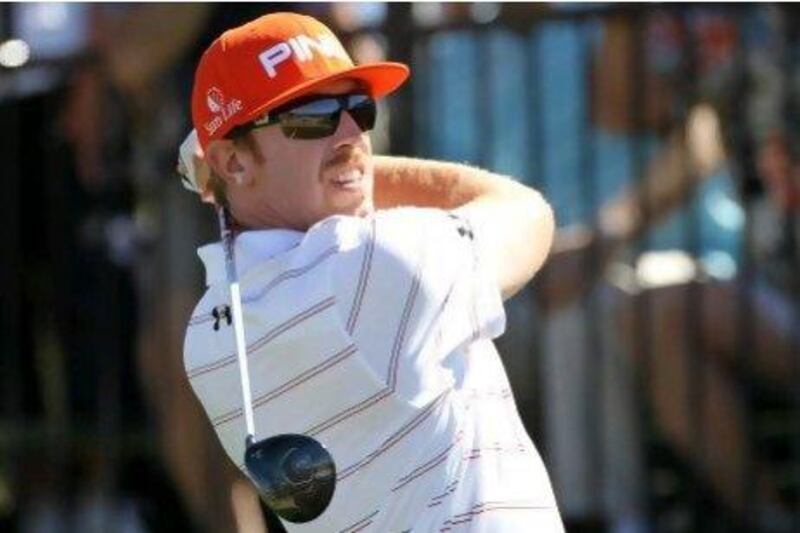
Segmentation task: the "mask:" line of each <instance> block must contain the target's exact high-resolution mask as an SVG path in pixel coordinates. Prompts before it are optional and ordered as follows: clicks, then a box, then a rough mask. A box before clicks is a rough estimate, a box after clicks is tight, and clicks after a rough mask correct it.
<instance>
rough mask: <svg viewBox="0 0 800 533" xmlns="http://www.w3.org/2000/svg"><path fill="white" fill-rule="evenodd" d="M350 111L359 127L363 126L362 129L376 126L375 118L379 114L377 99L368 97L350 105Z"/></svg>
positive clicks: (366, 129) (367, 129)
mask: <svg viewBox="0 0 800 533" xmlns="http://www.w3.org/2000/svg"><path fill="white" fill-rule="evenodd" d="M348 112H349V113H350V116H351V117H353V120H354V121H355V123H356V124H357V125H358V127H359V128H361V131H370V130H371V129H372V128H374V127H375V118H376V116H377V109H376V107H375V100H372V99H371V98H367V99H366V100H364V101H362V102H360V103H358V104H356V105H353V106H352V107H350V109H349V111H348Z"/></svg>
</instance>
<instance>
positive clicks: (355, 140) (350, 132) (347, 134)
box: [335, 111, 363, 148]
mask: <svg viewBox="0 0 800 533" xmlns="http://www.w3.org/2000/svg"><path fill="white" fill-rule="evenodd" d="M362 133H363V132H362V131H361V128H359V127H358V124H356V121H355V120H353V117H351V116H350V113H348V112H347V111H342V116H341V117H340V118H339V127H338V128H337V129H336V133H335V136H336V148H338V147H339V146H342V145H346V144H350V145H353V144H361V142H362V141H361V134H362Z"/></svg>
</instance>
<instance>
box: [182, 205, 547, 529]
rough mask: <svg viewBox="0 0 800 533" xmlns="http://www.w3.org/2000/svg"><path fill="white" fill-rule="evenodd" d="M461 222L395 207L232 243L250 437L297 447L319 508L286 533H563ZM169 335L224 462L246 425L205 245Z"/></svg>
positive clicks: (221, 290)
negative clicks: (312, 461) (319, 452)
mask: <svg viewBox="0 0 800 533" xmlns="http://www.w3.org/2000/svg"><path fill="white" fill-rule="evenodd" d="M480 242H481V234H480V232H479V228H477V227H473V225H472V224H471V223H470V220H469V219H468V218H466V216H464V215H456V214H453V213H451V212H447V211H441V210H436V209H418V208H398V209H392V210H387V211H379V212H377V213H376V214H374V215H372V216H370V217H366V218H356V217H346V216H334V217H331V218H328V219H325V220H324V221H321V222H320V223H318V224H316V225H315V226H313V227H312V228H310V229H309V231H308V232H306V233H300V232H294V231H288V230H264V231H250V232H244V233H242V234H240V235H239V236H238V237H237V239H236V248H235V255H236V262H237V271H238V274H239V278H240V284H241V289H242V300H243V314H244V326H245V336H246V342H247V354H248V362H249V368H250V380H251V387H252V397H253V408H254V418H255V426H256V433H257V438H258V439H263V438H267V437H270V436H272V435H276V434H281V433H302V434H305V435H310V436H312V437H314V438H315V439H317V440H318V441H320V442H321V443H322V444H324V445H325V447H326V448H327V449H328V450H329V451H330V452H331V454H332V456H333V458H334V461H335V462H336V467H337V483H336V490H335V492H334V496H333V499H332V501H331V503H330V505H329V507H328V508H327V509H326V511H325V512H324V513H323V514H322V515H321V516H320V517H319V518H317V519H315V520H313V521H311V522H308V523H305V524H291V523H288V522H285V525H286V527H287V529H288V530H289V531H302V532H306V531H325V532H330V531H334V532H336V531H341V532H354V531H374V532H381V533H383V532H395V531H415V532H416V531H420V532H427V531H485V532H493V533H497V532H522V531H537V532H550V531H563V527H562V524H561V520H560V518H559V514H558V510H557V508H556V503H555V500H554V497H553V492H552V488H551V486H550V481H549V479H548V476H547V472H546V471H545V468H544V465H543V464H542V461H541V459H540V457H539V455H538V453H537V451H536V449H535V448H534V446H533V444H532V442H531V440H530V438H529V436H528V435H527V433H526V432H525V429H524V428H523V425H522V423H521V421H520V418H519V414H518V412H517V409H516V406H515V404H514V398H513V395H512V393H511V390H510V388H509V384H508V379H507V377H506V374H505V371H504V369H503V366H502V363H501V361H500V358H499V356H498V353H497V351H496V349H495V347H494V344H493V343H492V339H493V338H495V337H497V336H499V335H500V334H501V333H502V332H503V330H504V327H505V314H504V312H503V307H502V300H501V297H500V292H499V289H498V287H497V283H496V281H494V279H493V278H492V277H491V276H490V275H489V272H488V269H487V268H485V266H484V263H485V261H484V259H485V258H482V257H481V252H480V250H481V245H480ZM198 253H199V255H200V257H201V258H202V260H203V262H204V263H205V266H206V273H207V285H208V289H207V292H206V294H205V295H204V296H203V298H202V299H201V300H200V302H199V304H198V305H197V307H196V309H195V311H194V313H193V316H192V318H191V319H190V321H189V325H188V328H187V333H186V341H185V350H184V363H185V367H186V372H187V375H188V378H189V382H190V384H191V386H192V389H193V390H194V392H195V394H196V395H197V397H198V398H199V400H200V402H201V403H202V405H203V408H204V409H205V412H206V414H207V416H208V417H209V419H210V420H211V423H212V425H213V427H214V430H215V431H216V433H217V435H218V436H219V439H220V441H221V442H222V445H223V447H224V449H225V451H226V452H227V454H228V456H229V457H230V459H231V460H232V461H233V462H234V463H235V464H236V465H237V466H239V468H243V456H244V437H245V433H246V431H245V422H244V418H243V414H242V394H241V385H240V378H239V369H238V366H237V364H236V348H235V341H234V334H233V327H232V326H231V325H229V324H228V322H227V320H226V319H225V316H224V313H223V314H220V312H219V311H217V312H216V313H215V312H214V310H215V309H219V308H220V306H223V307H224V306H225V305H226V304H228V302H229V293H228V287H227V283H226V278H225V261H224V252H223V249H222V247H221V245H220V244H219V243H216V244H211V245H208V246H205V247H203V248H201V249H200V250H199V251H198Z"/></svg>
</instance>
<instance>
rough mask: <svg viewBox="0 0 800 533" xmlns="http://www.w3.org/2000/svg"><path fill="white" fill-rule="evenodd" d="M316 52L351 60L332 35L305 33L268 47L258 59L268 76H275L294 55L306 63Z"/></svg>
mask: <svg viewBox="0 0 800 533" xmlns="http://www.w3.org/2000/svg"><path fill="white" fill-rule="evenodd" d="M314 53H318V54H321V55H323V56H325V57H338V58H340V59H344V60H349V57H348V56H347V52H345V50H344V48H342V45H341V44H340V43H339V41H338V40H337V39H336V38H335V37H333V36H332V35H320V36H319V37H316V38H314V37H309V36H308V35H303V34H300V35H297V36H295V37H292V38H291V39H289V40H288V41H284V42H280V43H278V44H276V45H274V46H271V47H269V48H267V49H266V50H265V51H263V52H261V53H260V54H259V55H258V59H259V61H261V66H263V67H264V70H265V71H266V73H267V76H269V77H270V78H274V77H276V76H277V75H278V71H277V67H278V66H279V65H280V64H281V63H283V62H284V61H286V60H287V59H289V58H290V57H292V55H294V57H295V59H296V60H297V61H299V62H300V63H304V62H306V61H308V60H310V59H311V58H312V57H313V54H314Z"/></svg>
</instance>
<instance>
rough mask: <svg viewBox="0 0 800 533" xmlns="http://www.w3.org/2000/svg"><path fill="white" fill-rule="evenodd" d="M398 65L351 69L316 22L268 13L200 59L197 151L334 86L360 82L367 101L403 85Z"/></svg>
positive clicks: (195, 92)
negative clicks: (305, 96)
mask: <svg viewBox="0 0 800 533" xmlns="http://www.w3.org/2000/svg"><path fill="white" fill-rule="evenodd" d="M408 75H409V69H408V66H406V65H404V64H402V63H391V62H381V63H370V64H365V65H360V66H355V65H354V64H353V60H352V59H350V56H349V55H348V54H347V52H346V51H345V49H344V47H343V46H342V44H341V43H340V42H339V39H337V38H336V36H335V35H334V34H333V32H332V31H331V30H330V29H328V27H327V26H325V25H324V24H322V23H321V22H319V21H318V20H316V19H314V18H312V17H309V16H305V15H299V14H297V13H273V14H270V15H265V16H263V17H260V18H257V19H255V20H253V21H250V22H248V23H246V24H244V25H242V26H239V27H237V28H233V29H232V30H228V31H226V32H225V33H223V34H222V35H221V36H220V37H219V38H217V39H216V40H215V41H214V42H213V43H211V46H209V47H208V49H207V50H206V51H205V53H204V54H203V57H202V58H201V59H200V63H199V64H198V65H197V70H196V71H195V76H194V87H193V89H192V122H193V123H194V127H195V129H196V130H197V134H198V138H199V140H200V145H201V147H202V148H203V150H205V149H206V147H207V146H208V143H209V142H211V141H213V140H215V139H220V138H222V137H224V136H225V134H227V133H228V132H229V131H230V130H231V129H232V128H233V127H234V126H238V125H241V124H246V123H247V122H250V121H252V120H255V119H256V118H259V117H260V116H262V115H263V114H264V113H266V112H268V111H269V110H270V109H274V108H275V107H278V106H280V105H281V104H284V103H286V102H288V101H290V100H292V99H294V98H297V97H298V96H302V95H303V94H306V93H308V92H309V91H312V90H313V89H315V88H317V87H319V86H320V85H323V84H325V83H327V82H330V81H333V80H337V79H343V78H346V79H354V80H357V81H360V82H361V83H362V84H363V85H364V86H365V88H366V90H367V91H368V92H369V94H370V96H372V97H373V98H380V97H382V96H385V95H387V94H389V93H390V92H392V91H394V90H395V89H397V88H398V87H399V86H400V85H401V84H402V83H403V82H404V81H405V80H406V78H408Z"/></svg>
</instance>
